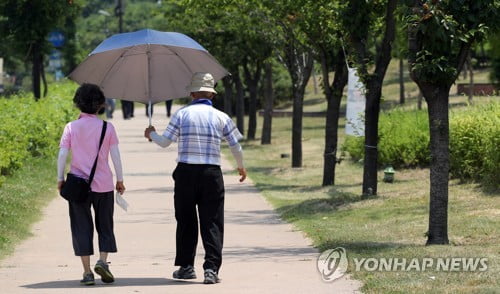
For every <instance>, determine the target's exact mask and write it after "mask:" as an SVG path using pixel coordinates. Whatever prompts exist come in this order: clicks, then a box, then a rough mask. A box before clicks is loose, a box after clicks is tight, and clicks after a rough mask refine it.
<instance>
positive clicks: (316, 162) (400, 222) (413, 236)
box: [226, 85, 500, 293]
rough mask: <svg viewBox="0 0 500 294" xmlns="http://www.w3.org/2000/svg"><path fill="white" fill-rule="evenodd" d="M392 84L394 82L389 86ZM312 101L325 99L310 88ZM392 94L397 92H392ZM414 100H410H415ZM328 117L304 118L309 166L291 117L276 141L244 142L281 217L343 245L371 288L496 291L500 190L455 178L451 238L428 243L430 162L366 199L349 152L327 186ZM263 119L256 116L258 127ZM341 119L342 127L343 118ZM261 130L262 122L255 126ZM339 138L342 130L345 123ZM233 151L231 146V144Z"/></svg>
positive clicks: (282, 121) (319, 241)
mask: <svg viewBox="0 0 500 294" xmlns="http://www.w3.org/2000/svg"><path fill="white" fill-rule="evenodd" d="M391 86H392V87H393V86H394V85H390V86H389V87H391ZM309 100H312V102H311V103H306V105H308V107H311V105H315V107H316V108H317V109H320V107H319V106H318V105H320V103H321V102H319V100H318V99H317V97H316V96H315V95H311V94H310V95H308V96H307V99H306V101H309ZM393 100H397V99H396V98H393ZM409 104H410V103H409ZM324 123H325V120H324V118H304V121H303V125H304V128H303V167H302V168H296V169H293V168H291V159H290V158H282V157H281V154H283V153H286V154H290V153H291V125H292V122H291V118H273V136H272V145H265V146H262V145H260V140H259V138H257V140H256V141H246V142H244V143H243V149H244V157H245V165H246V167H247V169H248V174H249V177H250V178H251V179H252V181H253V182H254V183H255V185H256V186H257V188H259V189H260V190H261V191H262V193H263V195H264V196H265V197H266V198H267V199H268V200H269V201H270V203H271V204H272V205H273V206H274V207H275V209H276V210H277V211H278V213H279V214H280V215H281V217H282V219H284V220H285V221H288V222H290V223H293V224H294V225H295V226H296V227H297V228H298V229H300V230H301V231H303V232H305V233H306V235H307V236H308V237H309V238H311V239H312V241H313V243H314V246H316V247H317V248H319V249H320V250H326V249H331V248H335V247H338V246H341V247H344V248H346V250H347V253H348V255H349V259H350V263H351V264H350V266H349V270H350V273H351V274H352V275H353V277H354V278H355V279H359V280H361V281H362V282H363V283H364V287H363V289H362V291H363V292H366V293H498V289H500V280H499V279H498V276H499V273H500V270H499V266H500V258H499V253H500V252H499V246H498V244H500V201H499V197H500V193H499V192H498V191H495V192H490V193H489V194H488V193H487V192H484V191H483V189H481V187H479V186H478V185H477V184H460V183H458V182H457V181H451V182H450V187H449V238H450V243H451V244H450V245H447V246H425V242H426V237H425V232H426V231H427V227H428V207H429V171H428V169H407V170H397V171H396V174H395V182H394V183H392V184H389V183H384V182H383V181H382V178H383V172H382V171H380V172H379V175H378V178H379V185H378V197H377V198H374V199H368V200H362V199H361V197H360V194H361V185H362V174H363V168H362V166H361V165H360V164H357V163H353V162H351V161H349V160H344V161H342V163H341V164H340V165H338V166H337V175H336V179H335V180H336V185H335V186H330V187H322V186H321V182H322V173H323V156H322V154H323V151H324V150H323V148H324ZM261 125H262V121H261V120H260V117H259V121H258V127H260V126H261ZM340 125H341V126H342V127H343V120H341V122H340ZM257 134H260V130H258V131H257ZM339 136H340V142H339V144H340V143H341V142H342V141H343V139H344V130H343V128H341V129H340V130H339ZM226 152H227V150H226ZM227 154H228V156H230V155H229V153H227ZM370 257H374V258H379V257H392V258H407V259H411V258H420V259H421V258H424V257H432V258H438V257H486V258H488V259H489V260H488V266H489V269H488V271H486V272H451V273H450V272H434V271H427V272H415V271H412V272H367V271H359V272H357V271H354V268H355V267H354V263H353V262H352V258H370Z"/></svg>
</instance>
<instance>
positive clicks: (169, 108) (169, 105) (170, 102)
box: [165, 100, 172, 117]
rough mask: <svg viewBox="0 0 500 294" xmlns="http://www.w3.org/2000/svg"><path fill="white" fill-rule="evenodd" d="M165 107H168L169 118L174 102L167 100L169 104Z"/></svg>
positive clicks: (166, 103)
mask: <svg viewBox="0 0 500 294" xmlns="http://www.w3.org/2000/svg"><path fill="white" fill-rule="evenodd" d="M165 105H166V107H167V117H170V114H171V111H172V100H167V102H165Z"/></svg>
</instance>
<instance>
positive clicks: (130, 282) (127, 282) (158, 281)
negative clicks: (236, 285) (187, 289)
mask: <svg viewBox="0 0 500 294" xmlns="http://www.w3.org/2000/svg"><path fill="white" fill-rule="evenodd" d="M189 284H203V282H198V281H181V280H173V279H166V278H117V279H116V280H115V282H114V283H112V284H103V283H102V282H100V281H98V280H96V284H95V285H94V286H82V285H80V284H79V282H78V281H76V280H62V281H49V282H41V283H36V284H28V285H23V286H21V287H23V288H29V289H56V288H94V287H106V288H117V287H127V286H166V285H176V286H177V285H189Z"/></svg>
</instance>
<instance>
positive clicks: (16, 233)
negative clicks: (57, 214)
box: [0, 158, 57, 259]
mask: <svg viewBox="0 0 500 294" xmlns="http://www.w3.org/2000/svg"><path fill="white" fill-rule="evenodd" d="M55 171H56V160H55V158H36V159H33V160H32V161H31V162H27V163H26V164H25V165H24V166H23V167H22V168H21V169H19V170H17V171H16V172H15V173H14V175H12V176H9V177H7V178H6V180H5V182H4V183H3V185H2V186H1V187H0V203H1V204H2V205H0V217H1V221H0V259H2V258H4V257H6V256H7V255H8V254H10V253H11V252H12V251H13V250H14V247H15V245H17V243H18V242H19V241H20V240H23V239H25V238H27V237H29V236H31V225H32V224H33V223H34V222H35V221H37V220H39V219H40V218H41V216H42V214H41V211H42V209H43V207H45V206H46V204H47V203H48V202H49V201H50V200H52V199H53V198H54V195H56V192H55V190H56V186H57V185H56V172H55ZM49 217H50V216H49Z"/></svg>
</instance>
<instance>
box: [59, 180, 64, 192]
mask: <svg viewBox="0 0 500 294" xmlns="http://www.w3.org/2000/svg"><path fill="white" fill-rule="evenodd" d="M63 186H64V181H58V182H57V190H59V192H61V189H62V187H63Z"/></svg>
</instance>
